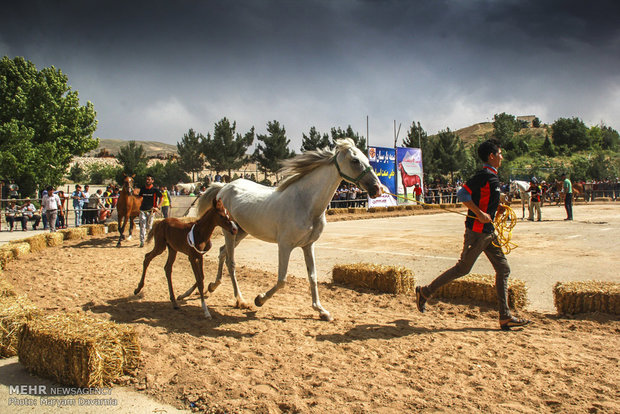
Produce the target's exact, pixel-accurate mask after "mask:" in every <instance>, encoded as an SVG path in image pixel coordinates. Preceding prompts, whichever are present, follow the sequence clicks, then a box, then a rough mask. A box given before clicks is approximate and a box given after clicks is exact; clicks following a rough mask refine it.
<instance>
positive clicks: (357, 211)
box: [348, 207, 366, 214]
mask: <svg viewBox="0 0 620 414" xmlns="http://www.w3.org/2000/svg"><path fill="white" fill-rule="evenodd" d="M348 211H349V213H353V214H362V213H365V212H366V208H365V207H349V210H348Z"/></svg>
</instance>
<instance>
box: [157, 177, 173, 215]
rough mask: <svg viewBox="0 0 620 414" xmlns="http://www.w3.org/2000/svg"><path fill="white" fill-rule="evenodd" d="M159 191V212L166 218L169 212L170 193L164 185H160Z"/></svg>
mask: <svg viewBox="0 0 620 414" xmlns="http://www.w3.org/2000/svg"><path fill="white" fill-rule="evenodd" d="M159 191H160V192H161V213H162V214H163V215H164V218H168V216H169V214H170V207H172V205H171V200H170V194H169V193H168V189H167V188H166V186H165V185H164V186H162V187H161V189H160V190H159Z"/></svg>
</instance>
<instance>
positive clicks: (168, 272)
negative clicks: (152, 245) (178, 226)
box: [164, 246, 179, 309]
mask: <svg viewBox="0 0 620 414" xmlns="http://www.w3.org/2000/svg"><path fill="white" fill-rule="evenodd" d="M176 258H177V251H176V250H174V249H173V248H172V247H170V246H168V260H167V261H166V265H165V266H164V270H165V271H166V279H168V292H169V293H170V301H171V302H172V306H173V307H174V308H175V309H179V305H178V304H177V301H176V299H175V298H174V290H173V289H172V265H173V264H174V261H175V260H176Z"/></svg>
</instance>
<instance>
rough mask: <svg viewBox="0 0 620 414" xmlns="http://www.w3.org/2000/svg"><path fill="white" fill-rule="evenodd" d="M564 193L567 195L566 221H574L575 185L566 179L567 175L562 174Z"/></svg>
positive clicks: (565, 202) (565, 201) (565, 199)
mask: <svg viewBox="0 0 620 414" xmlns="http://www.w3.org/2000/svg"><path fill="white" fill-rule="evenodd" d="M562 181H563V182H564V183H563V184H562V192H563V193H565V197H564V208H565V209H566V218H565V219H564V220H572V219H573V184H572V183H571V182H570V180H569V179H568V178H567V177H566V173H562Z"/></svg>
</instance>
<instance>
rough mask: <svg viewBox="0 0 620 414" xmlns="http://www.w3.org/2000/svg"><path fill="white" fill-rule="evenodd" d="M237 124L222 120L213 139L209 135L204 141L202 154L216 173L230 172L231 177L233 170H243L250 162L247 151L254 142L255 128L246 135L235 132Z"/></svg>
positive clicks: (214, 132)
mask: <svg viewBox="0 0 620 414" xmlns="http://www.w3.org/2000/svg"><path fill="white" fill-rule="evenodd" d="M236 129H237V123H236V122H233V123H232V125H231V124H230V121H229V120H228V119H226V118H222V119H221V120H220V121H219V122H217V123H216V124H215V128H214V130H213V137H211V134H207V136H206V138H204V139H203V140H202V145H201V146H202V153H203V154H204V156H205V159H206V161H207V162H208V163H209V165H210V166H211V168H212V169H213V170H215V171H216V172H218V173H219V172H220V171H228V175H229V176H231V174H232V170H236V169H239V168H241V167H242V166H243V165H244V164H246V163H247V162H248V161H249V157H248V156H246V154H245V153H246V151H247V150H248V148H249V146H250V145H252V142H254V127H252V128H251V129H250V131H248V132H247V133H246V134H245V135H243V136H241V134H238V133H236V132H235V130H236Z"/></svg>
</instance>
